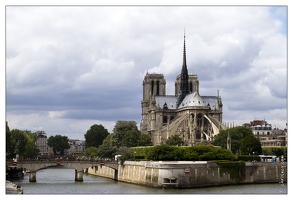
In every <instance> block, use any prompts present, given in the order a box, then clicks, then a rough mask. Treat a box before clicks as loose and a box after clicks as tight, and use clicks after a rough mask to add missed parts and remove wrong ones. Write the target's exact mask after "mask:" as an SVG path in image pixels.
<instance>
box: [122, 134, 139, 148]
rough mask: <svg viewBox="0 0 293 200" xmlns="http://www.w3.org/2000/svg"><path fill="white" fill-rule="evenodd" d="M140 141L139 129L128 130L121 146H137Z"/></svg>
mask: <svg viewBox="0 0 293 200" xmlns="http://www.w3.org/2000/svg"><path fill="white" fill-rule="evenodd" d="M138 143H139V131H136V130H130V131H127V132H126V133H125V134H124V136H123V138H122V141H121V146H125V147H136V146H138Z"/></svg>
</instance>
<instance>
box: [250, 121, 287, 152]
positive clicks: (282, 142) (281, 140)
mask: <svg viewBox="0 0 293 200" xmlns="http://www.w3.org/2000/svg"><path fill="white" fill-rule="evenodd" d="M246 126H249V127H250V128H251V129H252V132H253V134H254V136H255V137H256V138H258V139H259V141H260V143H261V146H287V130H280V129H277V128H276V127H274V128H272V125H271V124H268V123H267V121H265V120H253V121H251V122H250V124H246Z"/></svg>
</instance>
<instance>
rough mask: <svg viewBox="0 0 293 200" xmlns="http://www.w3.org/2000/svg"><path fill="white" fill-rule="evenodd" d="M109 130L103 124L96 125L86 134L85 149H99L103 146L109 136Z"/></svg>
mask: <svg viewBox="0 0 293 200" xmlns="http://www.w3.org/2000/svg"><path fill="white" fill-rule="evenodd" d="M109 134H110V133H109V132H108V130H107V129H105V127H104V126H103V125H101V124H99V125H97V124H94V125H92V126H91V127H90V129H89V130H88V131H87V132H86V134H84V138H85V148H88V147H99V146H100V145H101V144H103V140H104V139H105V138H106V137H107V136H108V135H109Z"/></svg>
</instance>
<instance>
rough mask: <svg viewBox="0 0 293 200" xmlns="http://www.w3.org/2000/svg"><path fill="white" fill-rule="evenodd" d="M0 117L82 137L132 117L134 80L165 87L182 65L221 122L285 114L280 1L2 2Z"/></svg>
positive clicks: (136, 104)
mask: <svg viewBox="0 0 293 200" xmlns="http://www.w3.org/2000/svg"><path fill="white" fill-rule="evenodd" d="M5 11H6V20H5V26H6V29H5V31H6V32H5V33H6V34H5V36H6V52H5V55H6V56H5V57H6V60H5V64H6V69H5V72H6V76H5V78H6V84H5V87H6V116H5V118H6V121H8V124H9V127H10V129H21V130H26V129H27V130H31V131H38V130H43V131H45V132H46V133H47V134H48V136H51V135H56V134H61V135H66V136H68V137H69V138H70V139H84V134H85V133H86V131H87V130H88V129H89V128H90V126H92V125H93V124H102V125H103V126H104V127H105V128H107V129H108V131H109V132H110V133H112V130H113V127H114V125H115V124H116V122H117V121H118V120H134V121H136V122H137V124H138V127H139V123H140V119H141V100H142V81H143V78H144V76H145V74H146V73H147V72H149V73H162V74H164V76H165V79H166V81H167V94H174V82H175V79H176V76H177V75H178V74H180V72H181V66H182V55H183V35H184V29H185V35H186V48H187V67H188V71H189V73H193V74H197V75H198V79H199V82H200V88H199V93H200V95H202V96H205V95H217V91H218V90H219V94H220V96H221V97H222V101H223V123H228V122H234V125H242V124H243V123H247V122H250V121H252V120H254V119H261V120H262V119H265V120H266V121H267V122H268V123H270V124H272V125H273V126H276V127H277V128H280V129H284V128H285V127H286V123H287V122H288V119H287V117H288V113H287V106H288V102H287V99H288V93H287V92H288V85H287V79H288V63H287V62H288V61H287V56H288V53H287V48H288V46H287V39H288V35H287V16H288V15H287V14H288V13H287V11H288V10H287V7H286V6H167V5H166V6H6V9H5Z"/></svg>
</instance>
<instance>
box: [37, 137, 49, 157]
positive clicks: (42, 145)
mask: <svg viewBox="0 0 293 200" xmlns="http://www.w3.org/2000/svg"><path fill="white" fill-rule="evenodd" d="M35 134H36V135H37V146H38V149H39V150H40V152H39V154H40V155H48V153H49V149H48V141H47V134H46V133H45V132H44V131H37V132H35Z"/></svg>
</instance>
